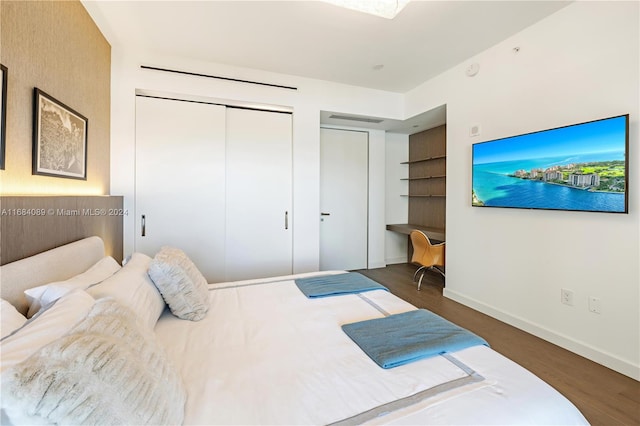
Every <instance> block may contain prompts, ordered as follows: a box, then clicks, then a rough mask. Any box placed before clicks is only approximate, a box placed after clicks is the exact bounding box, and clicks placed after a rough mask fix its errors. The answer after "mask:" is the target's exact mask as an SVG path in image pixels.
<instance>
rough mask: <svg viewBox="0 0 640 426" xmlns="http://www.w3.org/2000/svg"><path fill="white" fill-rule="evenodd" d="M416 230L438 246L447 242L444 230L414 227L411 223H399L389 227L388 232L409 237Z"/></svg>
mask: <svg viewBox="0 0 640 426" xmlns="http://www.w3.org/2000/svg"><path fill="white" fill-rule="evenodd" d="M414 229H417V230H419V231H422V232H424V233H425V234H427V236H428V237H429V239H430V240H431V241H432V242H433V243H436V244H437V243H439V242H443V241H444V240H445V233H444V229H439V228H431V227H428V226H422V225H412V224H410V223H397V224H393V225H387V230H388V231H393V232H398V233H400V234H405V235H409V234H410V233H411V231H413V230H414Z"/></svg>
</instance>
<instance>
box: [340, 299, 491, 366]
mask: <svg viewBox="0 0 640 426" xmlns="http://www.w3.org/2000/svg"><path fill="white" fill-rule="evenodd" d="M342 329H343V330H344V332H345V333H347V335H348V336H349V337H350V338H351V339H352V340H353V341H354V342H355V343H356V344H357V345H358V346H360V348H361V349H362V350H363V351H364V352H365V353H366V354H367V355H368V356H369V357H370V358H371V359H372V360H374V361H375V362H376V363H377V364H378V365H379V366H380V367H382V368H392V367H397V366H399V365H404V364H408V363H410V362H413V361H417V360H419V359H424V358H429V357H432V356H435V355H438V354H441V353H444V352H453V351H457V350H460V349H465V348H468V347H470V346H477V345H486V346H489V344H488V343H487V342H486V341H485V340H484V339H483V338H481V337H479V336H477V335H475V334H473V333H472V332H470V331H469V330H465V329H464V328H462V327H459V326H457V325H455V324H453V323H452V322H449V321H447V320H446V319H444V318H442V317H440V316H438V315H436V314H434V313H433V312H430V311H427V310H425V309H418V310H415V311H409V312H405V313H402V314H396V315H390V316H388V317H385V318H376V319H372V320H367V321H360V322H355V323H352V324H345V325H343V326H342Z"/></svg>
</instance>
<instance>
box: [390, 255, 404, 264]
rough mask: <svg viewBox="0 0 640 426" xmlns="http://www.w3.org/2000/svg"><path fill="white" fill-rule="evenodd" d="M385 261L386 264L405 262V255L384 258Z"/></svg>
mask: <svg viewBox="0 0 640 426" xmlns="http://www.w3.org/2000/svg"><path fill="white" fill-rule="evenodd" d="M385 261H386V262H387V265H395V264H396V263H407V256H404V257H394V258H391V259H385Z"/></svg>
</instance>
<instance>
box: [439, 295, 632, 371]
mask: <svg viewBox="0 0 640 426" xmlns="http://www.w3.org/2000/svg"><path fill="white" fill-rule="evenodd" d="M443 295H444V296H445V297H447V298H449V299H452V300H455V301H456V302H459V303H462V304H463V305H465V306H468V307H470V308H473V309H475V310H476V311H479V312H482V313H484V314H487V315H489V316H491V317H493V318H496V319H498V320H500V321H503V322H505V323H507V324H509V325H512V326H514V327H516V328H519V329H521V330H524V331H526V332H527V333H530V334H533V335H534V336H537V337H539V338H541V339H544V340H546V341H548V342H551V343H553V344H555V345H558V346H560V347H562V348H564V349H566V350H568V351H571V352H574V353H576V354H578V355H581V356H583V357H585V358H587V359H590V360H591V361H594V362H597V363H598V364H602V365H604V366H605V367H608V368H610V369H612V370H615V371H617V372H619V373H621V374H624V375H625V376H629V377H631V378H632V379H635V380H640V366H638V365H634V364H632V363H630V362H628V361H625V360H623V359H620V358H618V357H616V356H614V355H612V354H610V353H607V352H604V351H602V350H599V349H596V348H594V347H592V346H590V345H587V344H585V343H582V342H579V341H577V340H574V339H572V338H570V337H568V336H565V335H563V334H560V333H557V332H555V331H553V330H549V329H547V328H545V327H542V326H540V325H538V324H535V323H532V322H530V321H527V320H525V319H523V318H520V317H517V316H514V315H511V314H508V313H506V312H503V311H501V310H498V309H495V308H493V307H491V306H489V305H486V304H484V303H482V302H479V301H477V300H475V299H472V298H469V297H466V296H464V295H462V294H460V293H456V292H455V291H451V290H448V289H447V288H446V287H445V288H444V291H443Z"/></svg>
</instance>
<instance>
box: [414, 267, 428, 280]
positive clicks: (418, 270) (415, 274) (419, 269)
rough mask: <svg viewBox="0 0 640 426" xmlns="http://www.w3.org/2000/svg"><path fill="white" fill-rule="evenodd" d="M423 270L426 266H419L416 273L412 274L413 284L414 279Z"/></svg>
mask: <svg viewBox="0 0 640 426" xmlns="http://www.w3.org/2000/svg"><path fill="white" fill-rule="evenodd" d="M424 268H426V266H421V267H419V268H418V269H416V272H414V273H413V282H414V283H415V282H416V277H417V276H418V272H420V271H421V270H423V269H424Z"/></svg>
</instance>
